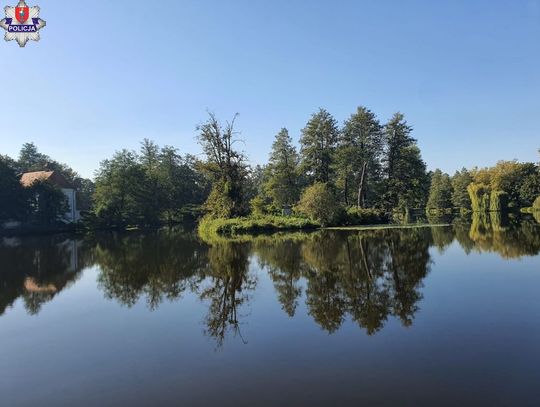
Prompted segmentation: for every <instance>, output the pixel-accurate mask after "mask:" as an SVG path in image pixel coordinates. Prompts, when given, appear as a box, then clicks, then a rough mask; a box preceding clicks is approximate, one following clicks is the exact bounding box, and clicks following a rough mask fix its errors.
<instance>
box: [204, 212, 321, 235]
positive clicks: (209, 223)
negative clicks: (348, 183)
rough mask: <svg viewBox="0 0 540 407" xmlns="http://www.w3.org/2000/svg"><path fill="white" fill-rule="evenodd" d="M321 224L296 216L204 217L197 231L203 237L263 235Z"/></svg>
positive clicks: (317, 226) (310, 227)
mask: <svg viewBox="0 0 540 407" xmlns="http://www.w3.org/2000/svg"><path fill="white" fill-rule="evenodd" d="M320 227H321V224H320V223H318V222H315V221H312V220H310V219H307V218H301V217H297V216H272V215H260V216H250V217H238V218H229V219H225V218H210V217H204V218H202V219H201V221H200V222H199V226H198V230H199V233H200V234H201V235H203V236H212V235H225V236H231V235H236V234H244V233H246V234H247V233H263V232H276V231H287V230H291V231H292V230H314V229H318V228H320Z"/></svg>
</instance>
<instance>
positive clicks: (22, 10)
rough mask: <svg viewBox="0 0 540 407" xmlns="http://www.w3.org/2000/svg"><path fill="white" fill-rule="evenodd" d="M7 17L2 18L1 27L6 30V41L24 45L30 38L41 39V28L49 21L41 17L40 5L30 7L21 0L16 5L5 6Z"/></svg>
mask: <svg viewBox="0 0 540 407" xmlns="http://www.w3.org/2000/svg"><path fill="white" fill-rule="evenodd" d="M4 11H5V13H6V18H4V19H2V20H0V27H2V28H3V29H4V30H6V35H5V36H4V39H5V40H6V41H13V40H15V41H17V43H18V44H19V46H21V47H24V46H25V45H26V43H27V42H28V41H29V40H32V41H39V30H41V29H42V28H43V27H45V26H46V25H47V23H46V22H45V21H44V20H42V19H41V18H39V11H40V9H39V7H38V6H34V7H28V6H27V5H26V2H25V1H24V0H20V1H19V4H17V6H16V7H10V6H7V7H4Z"/></svg>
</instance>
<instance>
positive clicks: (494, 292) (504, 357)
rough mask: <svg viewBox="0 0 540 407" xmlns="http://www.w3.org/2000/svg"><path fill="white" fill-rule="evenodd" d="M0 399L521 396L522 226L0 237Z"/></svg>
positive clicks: (531, 395) (533, 363) (451, 399)
mask: <svg viewBox="0 0 540 407" xmlns="http://www.w3.org/2000/svg"><path fill="white" fill-rule="evenodd" d="M0 242H1V243H0V362H1V367H2V370H1V373H0V405H2V406H4V405H5V406H41V405H54V406H74V405H76V406H96V405H99V406H107V405H124V406H131V405H134V406H138V405H142V406H155V405H182V406H209V405H219V406H329V405H335V406H349V405H350V406H359V405H365V406H414V407H417V406H458V405H459V406H490V407H491V406H538V405H540V386H539V382H540V224H538V223H537V222H536V221H535V220H534V219H528V220H523V221H521V222H519V223H518V222H516V221H514V222H506V221H505V222H502V221H501V220H500V219H496V218H493V219H489V218H483V219H474V220H473V222H472V223H467V222H457V223H455V224H454V225H453V226H449V227H433V228H415V229H399V230H395V229H394V230H378V231H361V232H360V231H346V232H345V231H341V232H337V231H335V232H330V231H326V232H314V233H311V234H302V233H293V234H278V235H272V236H258V237H255V238H251V239H248V238H243V239H237V241H225V240H223V241H220V240H218V241H213V242H211V243H205V242H203V241H202V240H200V239H199V238H198V237H197V235H196V234H195V233H193V232H191V233H190V232H183V231H178V230H177V231H174V230H160V231H158V232H154V233H144V234H141V233H130V234H106V235H101V236H95V237H85V238H81V239H70V238H66V237H60V236H55V237H36V238H30V237H25V238H10V239H8V238H4V239H3V240H2V239H1V238H0Z"/></svg>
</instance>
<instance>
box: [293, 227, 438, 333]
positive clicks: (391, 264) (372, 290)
mask: <svg viewBox="0 0 540 407" xmlns="http://www.w3.org/2000/svg"><path fill="white" fill-rule="evenodd" d="M426 232H427V234H428V235H427V236H426ZM324 242H332V243H330V244H331V245H333V246H334V247H333V248H332V247H329V245H328V244H325V243H324ZM307 246H308V247H306V253H310V252H313V251H316V252H318V253H320V255H319V256H317V257H316V258H317V259H318V263H314V262H313V261H312V256H311V255H308V256H305V257H304V258H305V260H306V263H308V264H310V266H311V270H312V272H311V273H310V274H306V278H307V280H308V287H309V288H308V290H307V299H306V302H307V304H308V306H309V307H310V308H311V311H310V312H312V313H313V314H314V316H315V315H328V316H331V318H326V320H325V319H321V318H317V317H315V320H316V321H317V322H318V323H319V324H320V325H321V326H322V327H323V328H324V329H326V330H328V331H329V332H333V331H335V330H336V329H337V328H338V327H339V325H340V324H341V322H342V321H343V319H344V314H345V313H349V314H350V315H351V316H352V318H353V320H355V321H356V322H357V323H358V324H359V325H360V326H362V327H364V328H365V329H366V331H367V332H368V333H370V334H371V333H374V332H376V331H377V330H379V329H381V328H382V326H383V325H384V321H386V319H387V318H388V316H389V315H395V316H397V317H399V318H400V319H401V320H402V322H403V323H404V324H405V325H409V324H410V323H411V321H412V318H413V316H414V313H415V312H416V311H417V305H416V304H417V302H418V301H419V300H420V299H421V295H420V293H419V291H418V289H419V287H420V283H421V281H422V279H423V278H424V277H425V276H426V274H427V272H428V270H429V253H428V247H429V230H427V229H412V230H406V231H401V230H380V231H374V232H359V233H355V234H349V233H345V234H343V233H341V234H334V235H333V236H332V235H327V234H326V233H323V234H321V235H320V237H319V238H317V239H313V240H311V241H310V242H309V244H308V245H307ZM324 254H326V255H324ZM329 275H331V277H329ZM321 276H325V277H324V278H323V279H322V280H321V278H320V277H321ZM325 282H330V284H329V285H327V286H326V287H325V288H324V289H321V288H320V286H321V283H322V284H324V283H325ZM312 287H315V288H316V289H312ZM320 294H323V296H322V297H321V295H320ZM310 297H311V298H310ZM328 299H331V301H328ZM314 305H316V306H317V307H316V308H315V309H313V308H312V307H313V306H314ZM325 308H326V310H325Z"/></svg>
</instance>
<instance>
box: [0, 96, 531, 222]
mask: <svg viewBox="0 0 540 407" xmlns="http://www.w3.org/2000/svg"><path fill="white" fill-rule="evenodd" d="M236 117H237V116H235V117H234V118H233V120H232V121H231V122H226V123H225V124H222V123H221V122H220V121H219V120H218V119H217V118H216V116H215V115H214V114H212V113H210V114H209V116H208V119H207V120H206V121H205V122H203V123H202V124H200V125H199V126H198V127H197V132H198V141H199V144H200V145H201V147H202V152H203V153H204V158H203V159H198V158H195V157H193V156H190V155H181V154H180V153H179V151H178V150H177V149H176V148H174V147H170V146H165V147H163V148H161V147H159V146H158V145H157V144H155V143H154V142H152V141H150V140H146V139H145V140H144V141H143V142H142V144H141V148H140V150H139V151H138V152H135V151H130V150H121V151H118V152H116V153H115V154H114V155H113V156H112V157H111V158H109V159H106V160H104V161H102V162H101V164H100V167H99V169H98V170H97V171H96V173H95V183H94V182H93V181H91V180H88V179H84V178H82V177H80V176H79V175H78V174H77V173H76V172H75V171H74V170H72V169H71V168H70V167H68V166H67V165H65V164H61V163H59V162H57V161H55V160H53V159H51V158H50V157H49V156H47V155H45V154H42V153H40V152H39V151H38V149H37V147H36V146H35V145H34V144H33V143H26V144H24V145H23V147H22V149H21V152H20V154H19V157H18V159H17V160H14V159H11V158H9V157H4V156H0V225H3V224H4V223H5V222H6V221H10V220H20V221H23V222H27V223H36V224H43V225H50V224H52V223H54V222H57V221H58V220H59V219H60V218H61V214H62V213H63V212H62V211H64V210H65V200H64V199H61V197H60V194H59V191H58V190H56V189H55V187H54V186H52V185H46V184H42V183H40V184H36V185H35V186H32V187H31V188H23V187H22V185H21V183H20V177H21V174H22V173H24V172H29V171H42V170H49V171H51V170H52V171H56V172H58V173H60V174H62V175H63V176H64V178H66V180H68V182H69V183H71V184H72V185H74V187H75V188H76V189H77V201H78V205H77V206H78V208H77V209H82V210H83V212H84V220H85V222H86V224H87V225H89V226H100V227H127V226H155V225H160V224H163V223H173V222H177V221H179V220H181V219H183V217H184V215H185V214H186V213H191V214H196V216H199V215H201V214H202V215H206V218H205V219H207V220H212V219H213V220H216V219H231V218H241V217H246V216H251V217H252V218H254V219H255V218H257V219H256V220H254V221H253V224H252V225H250V223H249V221H247V220H246V219H243V220H242V221H241V222H237V223H236V224H235V223H234V222H230V223H227V222H225V223H224V224H226V225H228V226H226V227H224V228H228V229H230V230H232V229H234V228H236V227H237V226H236V225H238V224H241V226H238V229H239V230H240V229H242V230H244V229H250V228H251V229H264V228H266V227H267V226H268V225H273V226H272V228H274V227H275V225H281V226H280V227H283V228H287V227H288V225H287V222H284V221H283V219H286V217H291V222H290V224H292V225H297V226H298V227H301V224H302V222H297V221H296V217H304V220H305V221H306V222H312V223H315V224H320V225H353V224H366V223H381V222H387V221H388V220H389V219H390V218H393V219H404V222H405V219H409V215H410V213H411V210H413V209H422V210H423V209H424V208H425V209H426V210H427V211H428V213H429V214H430V216H439V214H440V213H441V212H449V211H453V210H461V211H473V212H504V211H506V210H509V209H510V210H511V209H514V208H515V209H519V208H524V207H528V208H530V207H533V206H536V207H537V206H538V205H539V203H538V198H537V197H539V196H540V166H539V165H538V164H536V163H520V162H517V161H500V162H498V163H497V164H496V165H495V166H493V167H490V168H473V169H470V170H468V169H465V168H463V169H462V170H461V171H457V172H456V173H455V174H454V175H453V176H450V175H448V174H446V173H444V172H443V171H441V170H440V169H436V170H434V171H433V172H429V173H428V172H427V169H426V164H425V163H424V161H423V160H422V156H421V152H420V149H419V147H418V144H417V141H416V139H415V138H414V137H413V135H412V131H413V129H412V127H411V126H410V125H409V124H408V123H407V121H406V120H405V117H404V115H403V114H402V113H395V114H394V115H393V116H392V117H391V118H390V120H388V122H386V123H381V122H380V121H379V119H378V118H377V116H376V115H375V114H374V113H373V112H372V111H371V110H369V109H368V108H366V107H364V106H360V107H358V108H357V109H356V111H355V112H354V113H353V114H351V115H350V116H349V117H348V118H347V119H346V120H345V121H344V122H343V125H342V126H340V125H339V124H338V122H337V121H336V119H334V117H333V116H332V115H331V114H330V113H329V112H328V111H326V110H324V109H319V110H318V111H317V112H315V113H314V114H313V115H312V116H311V117H310V118H309V120H308V122H307V123H306V125H305V126H304V128H303V129H302V130H301V134H300V137H299V140H298V141H299V149H298V150H297V148H296V146H295V143H294V141H293V137H291V135H290V134H289V131H288V130H287V129H286V128H282V129H281V130H280V131H279V132H278V133H277V135H276V136H275V139H274V141H273V143H272V149H271V152H270V155H269V160H268V163H267V164H265V165H257V166H255V167H251V166H250V165H249V164H248V159H247V157H246V155H245V154H244V153H243V152H242V151H241V150H240V149H239V145H240V142H242V140H240V139H239V137H238V132H236V130H235V119H236ZM37 196H42V197H43V198H42V201H43V202H41V203H40V202H38V201H37V199H36V197H37ZM535 200H536V201H535ZM261 219H264V220H261ZM269 219H270V221H269ZM308 219H309V221H308ZM217 223H219V222H217ZM217 223H215V222H214V225H215V224H217Z"/></svg>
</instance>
